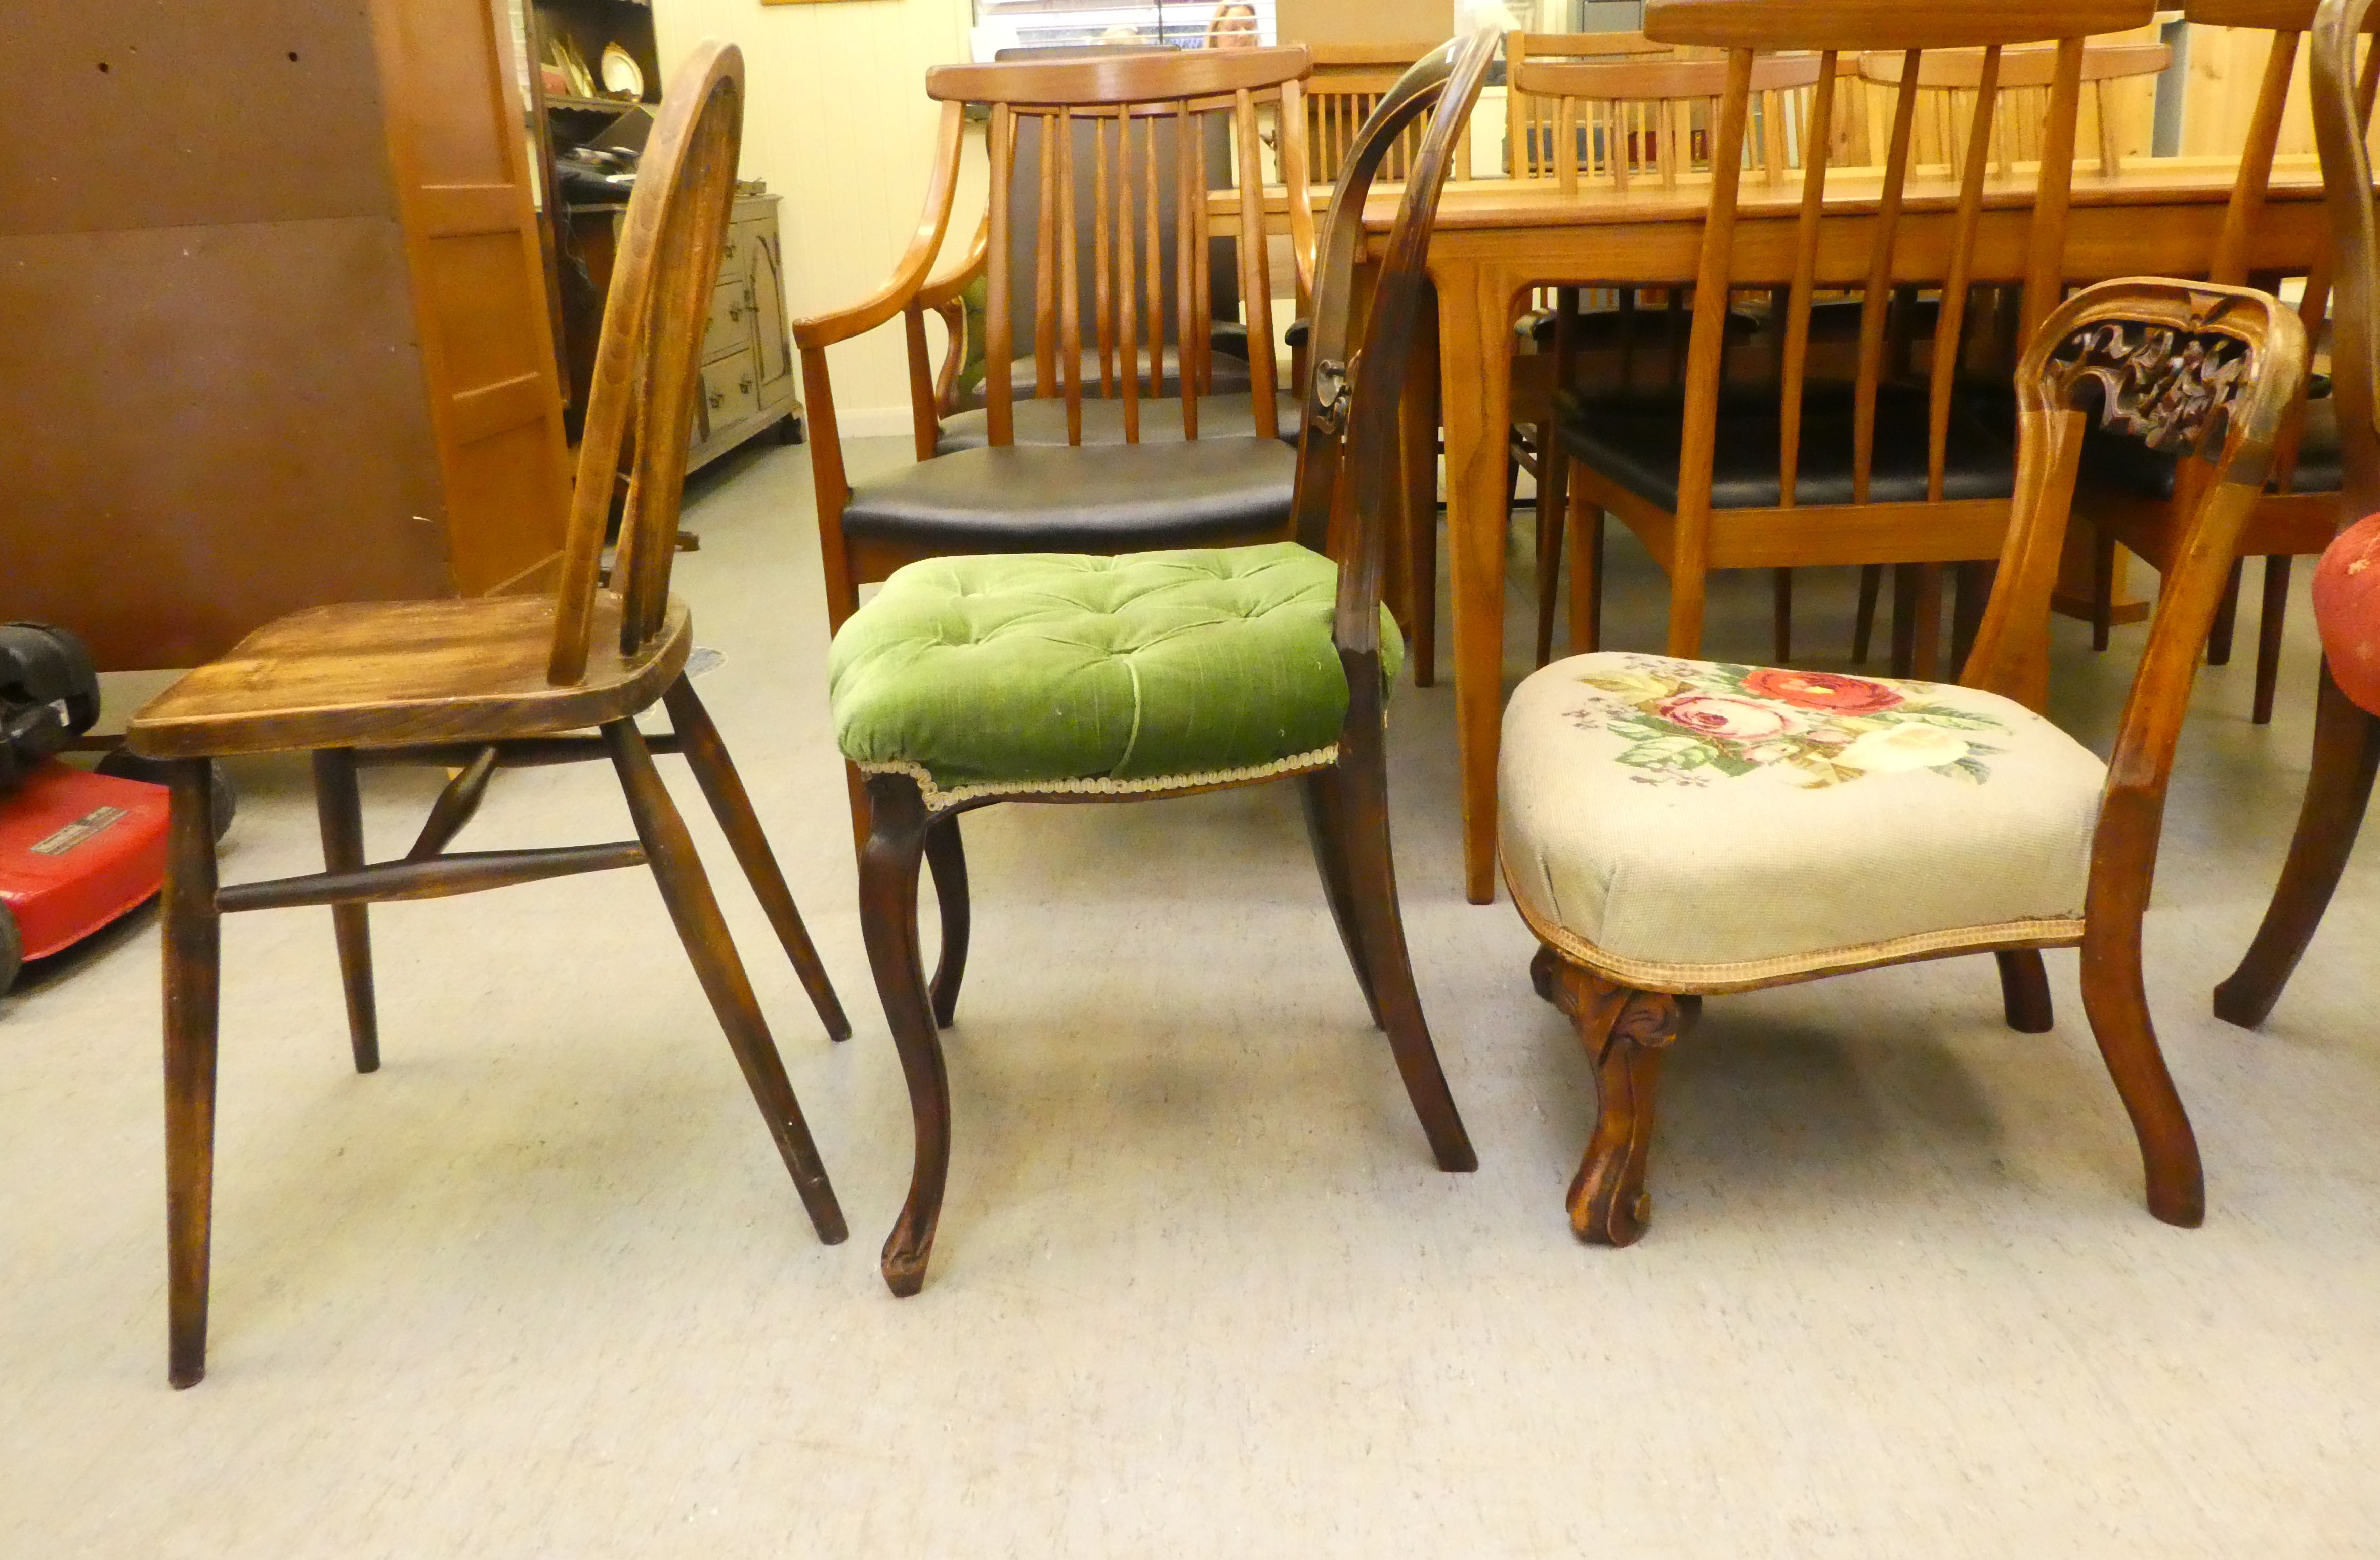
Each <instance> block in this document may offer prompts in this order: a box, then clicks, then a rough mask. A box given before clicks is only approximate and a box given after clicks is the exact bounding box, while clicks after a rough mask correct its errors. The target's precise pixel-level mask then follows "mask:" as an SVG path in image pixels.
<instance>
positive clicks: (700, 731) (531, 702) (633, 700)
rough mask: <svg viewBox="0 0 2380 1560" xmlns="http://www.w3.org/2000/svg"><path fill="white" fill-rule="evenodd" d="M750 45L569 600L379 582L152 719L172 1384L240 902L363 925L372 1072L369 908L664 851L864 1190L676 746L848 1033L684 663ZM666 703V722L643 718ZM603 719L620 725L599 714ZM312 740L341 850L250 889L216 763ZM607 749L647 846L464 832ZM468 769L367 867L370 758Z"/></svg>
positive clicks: (727, 1004)
mask: <svg viewBox="0 0 2380 1560" xmlns="http://www.w3.org/2000/svg"><path fill="white" fill-rule="evenodd" d="M743 104H744V66H743V56H742V55H741V54H739V53H738V52H737V51H736V50H735V48H734V47H732V46H730V45H726V44H722V43H705V44H704V45H702V46H701V47H700V48H699V49H698V50H696V51H695V54H694V55H693V57H692V58H690V59H689V60H688V61H687V62H686V65H685V66H684V67H681V68H680V69H679V70H678V72H677V74H676V75H675V76H674V78H673V79H672V80H671V82H670V85H669V91H668V93H667V94H666V96H665V97H664V99H663V101H662V107H661V113H660V116H659V118H658V122H657V123H656V124H655V125H654V127H653V131H652V135H651V138H650V140H649V142H648V144H647V147H646V151H645V155H644V160H643V165H642V168H641V171H640V175H639V177H638V178H637V187H636V193H635V196H634V198H633V199H632V200H631V201H630V202H629V206H628V212H627V217H626V222H625V229H624V231H623V233H622V237H621V241H620V247H619V258H618V260H617V262H616V263H615V265H614V269H613V274H612V283H611V291H610V295H609V299H608V302H607V305H606V307H605V310H604V316H603V319H604V323H603V335H602V339H601V342H600V343H599V344H598V346H597V348H596V360H595V373H594V386H593V392H592V395H591V396H590V398H589V406H588V413H587V428H586V438H585V441H584V442H583V443H582V444H581V445H580V446H579V451H578V466H577V487H576V490H575V493H574V494H573V497H572V501H571V508H570V518H569V529H568V531H567V533H566V541H565V551H564V553H563V555H562V558H561V569H560V583H559V584H558V585H557V587H556V589H555V591H554V592H553V594H552V595H550V596H532V595H514V596H484V597H476V598H472V599H468V600H450V601H431V602H367V603H354V604H351V605H342V606H329V607H318V608H315V609H313V610H311V611H307V612H301V613H297V614H296V615H292V616H289V617H285V618H282V619H280V620H279V621H277V622H274V623H271V624H268V625H266V626H265V627H264V628H260V629H258V630H257V631H256V632H255V633H253V634H250V635H249V637H248V638H247V639H245V640H241V641H240V642H239V643H238V644H237V646H235V647H233V649H232V651H231V652H230V653H229V654H227V655H225V657H224V658H223V659H221V660H219V661H216V662H213V663H212V664H208V665H206V666H202V667H200V668H199V669H198V670H197V671H194V672H192V673H190V674H189V675H188V676H186V677H184V678H182V679H181V680H180V681H179V682H177V683H176V684H175V685H174V686H173V687H172V688H171V689H167V690H166V691H165V692H164V693H163V694H161V695H159V696H158V697H157V698H156V699H155V700H154V701H152V702H151V703H150V704H149V705H148V706H147V707H146V708H144V709H143V710H141V711H140V713H139V714H138V715H136V716H135V717H134V718H133V720H132V723H131V727H130V731H129V735H128V746H129V747H130V748H131V750H133V751H134V752H136V753H139V754H141V755H142V756H144V757H147V758H152V759H157V760H162V761H164V763H165V766H166V768H167V770H168V772H169V774H170V785H171V788H172V796H173V803H172V823H171V826H170V840H169V845H168V862H167V871H166V880H165V890H164V966H165V1167H166V1215H167V1216H166V1231H167V1243H168V1249H169V1254H170V1263H171V1280H172V1281H171V1286H170V1289H171V1293H170V1305H169V1309H170V1311H171V1323H170V1326H171V1335H172V1371H171V1379H172V1381H173V1383H174V1384H175V1385H176V1386H177V1387H186V1386H190V1385H193V1384H194V1383H197V1382H198V1381H199V1380H200V1378H201V1377H202V1376H203V1375H204V1374H205V1373H206V1332H207V1279H208V1246H209V1233H210V1223H211V1219H212V1185H213V1166H214V1108H215V1046H216V1025H217V1017H218V1004H217V995H218V982H219V969H220V945H219V934H220V919H221V917H222V916H224V915H225V914H227V913H230V912H234V911H239V910H260V909H273V908H285V907H294V906H301V905H326V906H329V907H330V908H331V914H332V917H333V920H334V924H335V927H336V930H337V933H338V945H339V965H340V970H341V974H342V977H343V979H344V981H345V984H346V1003H347V1020H348V1030H349V1040H350V1042H351V1045H352V1049H353V1052H354V1055H355V1065H356V1070H357V1071H358V1072H366V1073H369V1072H372V1071H375V1070H377V1069H378V1067H379V1066H380V1039H379V1024H378V1019H377V1017H376V1013H375V1009H374V1003H373V993H372V966H371V944H370V929H369V926H368V924H367V921H366V919H365V918H366V915H367V913H368V912H367V909H366V907H367V906H368V905H369V904H370V903H371V902H372V901H375V900H389V899H429V898H436V897H440V896H445V895H450V894H468V893H471V892H474V891H476V890H480V889H486V888H498V887H503V886H504V885H506V884H519V883H532V882H536V881H538V880H540V879H542V878H551V877H560V876H565V875H567V874H570V873H575V872H589V871H606V870H609V869H612V868H618V867H634V866H640V865H641V866H649V867H650V868H651V869H652V872H653V876H654V878H655V879H656V880H657V881H658V882H659V884H660V885H661V892H662V899H663V901H664V902H665V903H666V904H667V906H668V908H669V912H670V917H671V920H673V921H674V923H675V925H676V928H677V933H678V936H679V938H680V940H681V941H682V942H683V943H684V944H685V945H686V955H687V957H689V958H690V959H691V960H692V961H693V964H694V968H695V971H696V973H697V974H698V976H699V977H700V978H701V981H702V986H703V990H704V993H706V994H707V995H708V996H709V998H710V1005H711V1007H712V1010H713V1011H714V1012H715V1013H716V1014H717V1015H718V1018H719V1022H720V1026H721V1028H722V1029H723V1030H726V1032H727V1040H728V1043H729V1044H730V1045H731V1046H732V1047H733V1048H734V1050H735V1059H736V1061H737V1062H738V1063H739V1064H740V1065H741V1066H742V1068H743V1072H744V1077H745V1081H746V1082H747V1084H748V1085H749V1086H750V1087H751V1090H752V1093H753V1097H754V1098H755V1099H756V1100H757V1101H758V1102H759V1106H760V1112H761V1115H763V1116H764V1117H765V1118H766V1119H767V1122H768V1126H769V1131H770V1134H771V1136H772V1137H773V1138H774V1139H775V1140H776V1144H777V1149H778V1152H780V1154H782V1155H783V1159H784V1162H785V1166H786V1168H787V1169H788V1170H790V1171H791V1172H792V1174H793V1178H794V1184H795V1188H796V1189H797V1190H798V1191H799V1193H800V1195H801V1198H802V1201H803V1203H804V1205H805V1206H806V1207H807V1210H808V1213H809V1216H810V1221H811V1223H812V1225H815V1227H816V1228H817V1230H818V1234H819V1237H820V1239H822V1240H825V1241H827V1242H829V1243H830V1244H832V1243H833V1242H835V1241H839V1240H841V1239H843V1238H844V1220H843V1213H842V1211H841V1210H840V1209H839V1208H838V1207H837V1206H836V1203H835V1198H834V1191H833V1188H832V1187H831V1186H830V1185H829V1184H828V1182H827V1176H826V1170H825V1168H824V1166H823V1165H822V1164H820V1162H819V1156H818V1150H817V1148H816V1147H815V1146H814V1145H813V1144H812V1142H811V1140H810V1135H809V1129H808V1127H807V1126H806V1125H805V1124H804V1123H803V1120H802V1114H801V1107H800V1105H799V1104H798V1103H796V1102H795V1098H794V1091H793V1086H792V1085H791V1083H789V1082H788V1081H787V1079H786V1077H785V1069H784V1065H783V1062H782V1061H781V1060H780V1059H779V1057H778V1054H777V1050H776V1047H775V1044H774V1043H773V1042H771V1039H770V1037H769V1030H768V1025H767V1022H766V1021H765V1020H764V1019H763V1018H762V1017H761V1013H760V1008H759V1003H758V1001H757V1000H756V998H755V996H754V994H753V990H752V984H751V981H749V980H748V979H747V976H746V973H745V969H744V966H743V962H742V961H741V960H740V959H739V958H738V957H736V953H735V945H734V943H733V942H731V941H730V940H729V937H728V932H727V925H726V922H725V921H724V920H722V917H721V915H720V910H719V903H718V901H717V899H716V898H714V897H713V896H712V894H711V890H710V883H709V881H708V880H707V879H706V878H705V877H704V875H703V871H702V865H701V862H700V860H699V859H698V858H697V856H696V855H695V849H694V842H693V839H692V837H691V836H690V835H688V834H687V832H686V823H685V822H684V821H683V820H682V819H681V818H680V817H679V815H678V812H677V810H676V808H675V807H674V805H673V804H672V803H671V801H670V798H669V792H668V791H667V790H666V789H665V788H664V787H663V786H662V781H661V776H660V774H658V773H657V772H656V770H655V769H654V766H653V761H652V753H653V751H654V750H662V751H670V752H682V753H684V754H685V756H686V760H687V762H689V764H690V765H691V766H692V768H693V770H694V774H695V778H696V780H697V781H698V783H699V784H700V785H701V786H702V790H703V794H704V795H705V797H706V798H708V799H709V800H710V805H711V808H712V810H713V811H714V812H716V813H717V815H718V817H719V822H720V824H721V827H722V830H723V831H724V832H725V834H726V835H727V838H728V842H729V844H730V845H731V846H732V847H734V849H735V856H736V859H737V860H738V862H739V863H740V864H741V865H742V866H743V868H744V871H745V873H746V875H747V877H748V878H749V879H750V880H751V883H752V886H753V888H754V890H755V892H756V893H757V894H758V896H759V899H760V902H761V904H762V906H763V907H764V908H766V910H767V911H768V914H769V919H770V921H771V924H772V925H773V927H774V928H775V930H776V932H777V934H778V936H779V938H780V939H781V940H782V941H783V944H784V947H785V951H786V953H787V955H788V956H789V957H791V958H792V960H793V963H794V966H795V969H796V970H797V971H798V972H799V973H800V976H801V979H802V981H803V984H804V985H805V986H806V987H807V990H808V993H809V995H810V998H811V1001H812V1002H813V1003H814V1004H815V1005H816V1006H817V1008H818V1011H819V1016H820V1018H821V1019H822V1020H823V1021H824V1023H825V1025H826V1027H827V1030H828V1031H829V1032H830V1033H831V1034H832V1035H833V1036H834V1038H836V1039H838V1040H840V1039H843V1038H844V1037H845V1036H847V1035H848V1034H849V1033H850V1026H849V1024H848V1023H847V1022H846V1021H845V1020H844V1014H843V1010H842V1008H841V1006H840V1005H838V1004H837V1003H836V1001H835V996H834V993H833V990H832V987H830V986H829V985H828V983H827V978H826V971H825V970H824V969H823V968H822V967H821V966H820V963H819V959H818V955H817V953H816V952H815V950H813V948H812V947H811V945H810V941H809V937H808V935H807V932H805V931H804V930H803V927H802V922H801V917H800V914H799V913H798V912H797V911H796V910H795V907H794V899H793V895H792V893H791V892H790V891H789V890H788V889H787V888H786V886H785V880H784V877H783V873H781V872H780V871H778V868H777V863H776V860H775V858H774V857H773V856H772V855H771V852H770V849H769V845H768V840H767V838H766V836H764V835H762V833H761V831H760V825H759V821H758V820H757V819H756V818H755V817H754V815H753V812H752V806H751V802H750V799H749V798H747V796H746V794H745V790H744V785H743V782H742V780H741V779H739V778H738V777H737V775H736V773H735V766H734V765H733V763H731V762H729V759H728V756H727V749H726V747H725V745H724V744H723V743H722V741H721V740H720V737H719V732H718V730H717V728H716V727H715V726H713V725H712V724H711V722H710V715H709V714H708V713H706V712H705V711H704V709H703V707H702V704H701V702H700V701H698V699H697V698H696V697H695V693H694V689H693V686H692V685H691V684H690V683H688V682H687V680H686V657H687V654H688V652H689V651H690V650H691V649H692V647H693V643H694V640H693V622H692V619H691V618H690V617H689V615H687V612H686V608H685V606H683V605H682V604H680V603H678V602H676V601H674V600H673V599H672V597H671V596H670V592H669V579H670V563H671V560H672V557H673V555H674V553H675V551H676V533H677V516H678V502H679V495H680V488H681V486H682V485H683V482H684V479H685V475H686V438H687V433H688V430H689V428H690V427H691V425H692V419H693V414H694V402H693V396H694V389H695V384H696V369H697V366H698V365H697V362H696V357H697V354H698V351H699V350H700V347H701V343H702V322H703V314H704V311H705V310H706V309H707V308H708V306H709V304H710V295H711V289H712V286H713V284H714V282H715V279H716V277H717V274H718V270H719V257H720V250H721V249H722V245H723V243H724V240H725V237H726V227H727V215H728V206H729V203H730V201H732V200H733V199H734V195H735V157H736V149H737V146H738V143H739V141H740V140H741V128H742V123H743ZM624 449H633V452H634V453H633V457H632V462H631V465H630V467H629V470H630V473H631V474H630V477H629V481H628V486H627V496H626V500H625V512H624V514H623V516H622V518H621V520H620V528H619V545H618V550H617V554H616V556H615V558H614V561H613V564H612V567H611V570H610V574H609V577H608V579H604V577H603V574H602V570H601V555H602V552H603V545H604V538H605V532H606V530H607V525H608V519H609V516H610V512H611V509H612V506H613V494H614V491H615V487H616V482H615V473H617V472H618V471H619V470H620V469H621V457H622V452H623V451H624ZM655 703H662V704H665V705H666V706H667V707H668V710H669V713H670V718H671V721H672V724H673V725H674V731H673V732H672V733H671V734H669V735H667V736H665V737H647V736H645V735H643V734H641V733H640V732H639V731H638V730H637V724H636V717H637V713H639V712H641V711H643V710H646V709H648V708H650V706H652V705H653V704H655ZM589 726H594V727H597V728H599V729H600V735H588V734H586V728H588V727H589ZM290 751H306V752H310V753H311V754H312V758H313V770H314V784H315V792H316V799H317V805H318V807H319V810H320V812H321V820H322V854H323V858H324V862H325V865H326V866H327V867H328V869H329V870H328V871H324V872H321V873H317V874H312V875H309V876H302V877H291V878H280V879H275V880H273V881H271V882H263V883H245V884H224V885H221V886H218V884H217V883H216V877H215V851H214V839H213V835H212V829H211V827H210V823H209V820H210V813H211V810H212V793H213V787H214V782H213V780H212V770H211V761H212V760H213V759H216V758H220V757H228V756H231V755H234V754H252V753H268V752H290ZM597 758H609V760H610V761H611V762H612V764H613V768H614V769H615V770H616V771H617V773H618V774H619V778H620V785H621V788H622V789H623V790H624V791H625V793H626V795H627V802H628V811H629V815H630V816H631V817H632V818H633V819H634V820H635V823H636V832H637V837H636V838H635V839H634V840H629V841H622V842H618V843H613V844H603V845H577V846H561V847H548V848H542V849H531V850H492V851H459V852H458V851H449V850H448V849H447V848H446V847H447V845H448V844H449V843H450V842H451V841H452V840H453V839H454V838H455V835H456V834H457V833H458V832H459V831H460V830H461V829H462V828H463V827H464V825H465V824H466V823H468V822H469V820H470V818H471V816H472V814H473V812H474V811H475V810H477V808H478V806H479V803H480V798H481V797H482V796H483V795H484V794H485V792H486V788H487V786H488V782H489V780H490V777H491V776H492V774H494V772H495V771H496V770H497V769H498V768H500V767H502V766H504V765H507V764H523V763H528V764H539V763H556V762H574V761H580V760H588V759H597ZM359 760H360V761H366V762H412V763H424V762H427V763H444V764H449V765H460V766H461V767H460V772H459V773H458V774H455V776H454V778H453V780H452V781H451V783H450V784H449V785H448V786H446V788H445V789H444V791H443V792H442V793H441V794H440V796H439V797H438V798H437V800H436V802H435V803H434V804H433V805H432V806H431V810H430V816H429V819H428V821H427V822H426V823H424V824H423V826H422V830H421V835H420V837H419V839H418V840H417V841H416V842H415V843H414V845H413V847H412V848H411V849H410V850H408V851H407V853H406V854H405V856H404V858H403V859H399V860H394V861H386V862H381V863H378V864H372V865H367V864H366V862H365V858H364V836H363V818H362V813H361V810H360V803H359V799H358V782H357V769H358V762H359Z"/></svg>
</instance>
